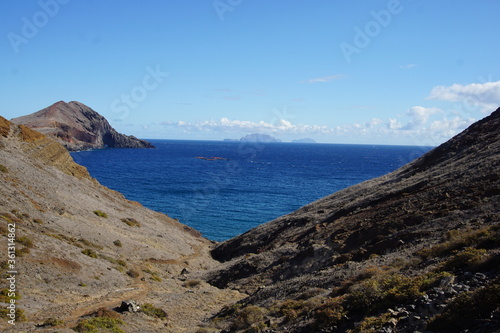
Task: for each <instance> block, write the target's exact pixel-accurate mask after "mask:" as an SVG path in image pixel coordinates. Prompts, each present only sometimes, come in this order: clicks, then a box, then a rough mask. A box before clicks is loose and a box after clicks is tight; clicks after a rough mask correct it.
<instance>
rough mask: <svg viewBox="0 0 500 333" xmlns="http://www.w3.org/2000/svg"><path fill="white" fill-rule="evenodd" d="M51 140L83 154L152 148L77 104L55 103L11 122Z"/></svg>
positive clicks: (147, 143) (92, 111)
mask: <svg viewBox="0 0 500 333" xmlns="http://www.w3.org/2000/svg"><path fill="white" fill-rule="evenodd" d="M12 122H14V123H16V124H21V125H26V126H28V127H30V128H34V129H36V130H37V131H39V132H41V133H43V134H45V135H48V136H50V137H51V138H53V139H55V140H56V141H58V142H59V143H61V144H62V145H64V146H65V147H66V148H67V149H68V150H73V151H74V150H85V149H96V148H103V147H115V148H153V146H152V145H151V144H150V143H149V142H146V141H144V140H139V139H137V138H135V137H133V136H127V135H124V134H120V133H118V132H117V131H116V130H115V129H114V128H112V127H111V125H110V124H109V123H108V121H107V120H106V119H105V118H104V117H103V116H101V115H100V114H98V113H97V112H95V111H94V110H92V109H91V108H90V107H88V106H86V105H84V104H82V103H79V102H69V103H65V102H63V101H60V102H57V103H55V104H53V105H51V106H49V107H47V108H45V109H43V110H40V111H38V112H35V113H33V114H30V115H26V116H23V117H18V118H14V119H12Z"/></svg>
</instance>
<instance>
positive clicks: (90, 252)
mask: <svg viewBox="0 0 500 333" xmlns="http://www.w3.org/2000/svg"><path fill="white" fill-rule="evenodd" d="M82 253H83V254H85V255H86V256H89V257H91V258H98V255H97V253H96V252H95V251H94V250H92V249H85V250H82Z"/></svg>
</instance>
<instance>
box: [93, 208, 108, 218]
mask: <svg viewBox="0 0 500 333" xmlns="http://www.w3.org/2000/svg"><path fill="white" fill-rule="evenodd" d="M94 214H95V215H97V216H99V217H103V218H105V219H107V218H108V214H106V213H104V212H102V211H100V210H94Z"/></svg>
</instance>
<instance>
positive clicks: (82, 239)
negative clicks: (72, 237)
mask: <svg viewBox="0 0 500 333" xmlns="http://www.w3.org/2000/svg"><path fill="white" fill-rule="evenodd" d="M78 241H79V242H80V243H82V244H83V245H85V246H90V247H93V248H96V249H99V250H102V246H100V245H97V244H96V243H93V242H91V241H89V240H87V239H85V238H80V239H78Z"/></svg>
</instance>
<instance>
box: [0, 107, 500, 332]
mask: <svg viewBox="0 0 500 333" xmlns="http://www.w3.org/2000/svg"><path fill="white" fill-rule="evenodd" d="M499 166H500V109H498V110H497V111H495V112H493V113H492V114H491V115H490V116H488V117H486V118H485V119H483V120H480V121H478V122H477V123H475V124H473V125H471V126H470V127H469V128H468V129H466V130H465V131H464V132H462V133H460V134H459V135H457V136H455V137H454V138H452V139H451V140H449V141H448V142H446V143H444V144H442V145H441V146H439V147H437V148H435V149H433V150H432V151H430V152H429V153H427V154H425V155H424V156H422V157H420V158H418V159H417V160H415V161H413V162H411V163H409V164H408V165H406V166H404V167H402V168H400V169H398V170H396V171H394V172H392V173H390V174H388V175H385V176H382V177H379V178H376V179H373V180H369V181H366V182H363V183H361V184H358V185H355V186H352V187H349V188H347V189H344V190H342V191H339V192H336V193H334V194H332V195H330V196H328V197H325V198H323V199H320V200H318V201H316V202H314V203H311V204H309V205H306V206H304V207H302V208H300V209H299V210H297V211H295V212H292V213H290V214H288V215H285V216H282V217H280V218H278V219H276V220H274V221H271V222H268V223H266V224H263V225H261V226H259V227H257V228H255V229H253V230H250V231H248V232H247V233H245V234H242V235H240V236H238V237H235V238H233V239H231V240H228V241H226V242H223V243H219V244H216V243H213V242H210V241H208V240H206V239H204V238H203V237H201V236H200V234H199V233H198V232H197V231H195V230H193V229H191V228H189V227H187V226H185V225H182V224H181V223H179V222H178V221H176V220H173V219H171V218H169V217H168V216H166V215H163V214H160V213H156V212H153V211H151V210H149V209H146V208H144V207H142V206H141V205H140V204H139V203H136V202H131V201H128V200H126V199H125V198H124V197H123V196H122V195H121V194H119V193H117V192H114V191H112V190H110V189H107V188H105V187H103V186H101V185H100V184H99V183H98V182H97V181H96V180H95V179H93V178H91V176H90V175H89V174H88V172H87V170H86V169H85V168H83V167H81V166H79V165H77V164H76V163H74V162H73V160H72V159H71V156H70V155H69V153H68V152H67V150H66V149H64V148H63V147H62V146H61V145H60V144H58V143H57V142H55V141H53V140H51V139H49V138H47V137H46V136H45V135H43V134H41V133H39V132H36V131H34V130H32V129H30V128H28V127H26V126H24V125H17V124H13V123H10V122H9V121H7V120H5V119H4V118H1V117H0V180H1V183H0V184H1V186H0V228H1V230H0V231H1V234H2V239H3V240H4V241H3V243H4V244H7V243H8V242H9V239H10V238H9V237H10V236H9V234H10V233H12V232H11V230H10V228H11V225H13V224H14V225H15V258H16V259H15V267H14V268H15V269H16V271H17V272H18V274H17V275H16V288H17V289H16V290H15V292H14V294H15V295H14V296H15V298H13V297H11V295H10V291H9V282H8V280H6V278H7V277H8V276H9V275H8V273H6V272H7V271H8V270H10V269H12V267H9V265H10V263H9V262H8V259H9V258H8V256H7V255H8V251H7V245H6V246H5V248H4V249H3V250H2V251H1V252H0V263H1V267H2V269H3V271H2V274H4V279H3V280H2V281H0V289H1V292H0V302H2V303H3V304H1V306H2V307H1V311H0V314H1V315H2V317H4V319H2V320H1V321H0V329H3V330H4V331H6V332H38V331H47V332H74V331H77V332H98V331H103V332H191V333H214V332H218V333H222V332H247V333H249V332H297V333H298V332H304V333H305V332H352V333H356V332H385V333H390V332H476V333H480V332H499V331H500V279H499V278H500V224H499V217H500V168H499ZM221 223H222V222H221ZM13 299H14V301H15V303H16V306H17V308H16V312H15V315H16V319H17V321H16V325H15V326H12V325H11V324H9V323H8V320H9V317H8V316H7V315H8V314H9V309H8V308H7V305H8V304H9V302H11V301H12V300H13Z"/></svg>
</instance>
